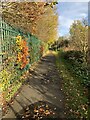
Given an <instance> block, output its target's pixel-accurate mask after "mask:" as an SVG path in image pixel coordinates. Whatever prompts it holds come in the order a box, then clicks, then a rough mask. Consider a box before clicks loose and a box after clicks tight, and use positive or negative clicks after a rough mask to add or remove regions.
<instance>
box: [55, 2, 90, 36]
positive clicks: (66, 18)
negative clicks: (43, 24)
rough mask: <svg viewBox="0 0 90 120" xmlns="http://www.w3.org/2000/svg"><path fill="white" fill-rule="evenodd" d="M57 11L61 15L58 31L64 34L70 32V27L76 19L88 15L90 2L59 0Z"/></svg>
mask: <svg viewBox="0 0 90 120" xmlns="http://www.w3.org/2000/svg"><path fill="white" fill-rule="evenodd" d="M63 1H65V0H63ZM67 1H68V0H67ZM69 1H70V0H69ZM72 1H73V0H72ZM82 1H85V0H82ZM86 1H87V0H86ZM57 12H58V15H59V18H58V22H59V26H58V33H59V35H61V36H63V35H66V34H68V33H69V27H70V25H71V24H72V23H73V21H74V20H82V18H87V17H88V2H59V3H58V5H57Z"/></svg>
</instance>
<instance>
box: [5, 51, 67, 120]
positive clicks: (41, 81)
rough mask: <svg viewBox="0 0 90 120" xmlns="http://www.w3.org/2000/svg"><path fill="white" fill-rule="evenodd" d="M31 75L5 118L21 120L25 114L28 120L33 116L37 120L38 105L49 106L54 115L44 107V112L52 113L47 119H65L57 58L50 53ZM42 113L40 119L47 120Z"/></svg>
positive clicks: (10, 105)
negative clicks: (44, 119) (36, 109)
mask: <svg viewBox="0 0 90 120" xmlns="http://www.w3.org/2000/svg"><path fill="white" fill-rule="evenodd" d="M30 74H32V76H31V75H30V76H29V77H28V78H27V80H26V82H25V83H24V85H23V87H22V90H21V92H20V93H19V95H18V96H16V98H15V100H14V102H13V104H9V110H8V113H7V114H6V115H5V116H4V118H9V119H10V118H19V119H21V118H22V116H23V115H24V114H25V115H26V120H29V118H30V117H32V116H33V117H32V118H34V119H35V120H37V119H38V118H37V117H38V115H37V114H38V112H37V114H36V113H35V114H34V108H35V106H37V105H38V107H40V106H41V107H42V105H43V107H44V106H46V105H48V106H49V107H50V110H51V111H52V112H51V113H54V114H53V115H52V114H51V113H50V111H49V110H48V109H46V108H45V107H44V108H43V111H44V112H45V111H47V112H48V113H47V114H49V113H50V115H46V117H48V118H49V119H50V118H57V119H58V118H60V120H61V119H64V118H65V117H64V95H63V92H62V89H61V85H62V80H61V78H60V76H59V73H58V71H57V68H56V65H55V56H54V55H53V54H52V53H49V54H48V55H46V56H45V57H43V58H42V59H41V61H40V62H39V63H38V65H37V67H36V68H35V69H34V70H30ZM41 104H42V105H41ZM27 108H28V109H27ZM38 111H39V110H38ZM41 113H42V114H41ZM41 113H40V116H39V118H42V117H43V118H45V114H44V113H43V112H41ZM35 115H36V117H35ZM23 117H24V116H23ZM12 120H13V119H12ZM58 120H59V119H58Z"/></svg>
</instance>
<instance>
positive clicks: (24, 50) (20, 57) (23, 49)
mask: <svg viewBox="0 0 90 120" xmlns="http://www.w3.org/2000/svg"><path fill="white" fill-rule="evenodd" d="M16 43H17V46H18V48H19V50H20V51H17V52H18V54H17V63H18V64H20V68H21V69H23V68H25V66H26V65H27V64H28V59H27V56H28V55H29V53H28V46H27V42H26V40H22V37H21V36H17V40H16Z"/></svg>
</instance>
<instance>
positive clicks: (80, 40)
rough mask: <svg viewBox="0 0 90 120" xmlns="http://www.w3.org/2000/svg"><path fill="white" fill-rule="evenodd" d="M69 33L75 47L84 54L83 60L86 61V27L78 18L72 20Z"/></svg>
mask: <svg viewBox="0 0 90 120" xmlns="http://www.w3.org/2000/svg"><path fill="white" fill-rule="evenodd" d="M70 34H71V38H72V43H73V45H74V46H75V49H76V50H79V51H81V52H82V53H83V54H84V61H85V62H86V61H87V52H88V27H87V26H86V25H85V24H84V23H82V22H81V21H79V20H77V21H74V23H73V24H72V25H71V27H70Z"/></svg>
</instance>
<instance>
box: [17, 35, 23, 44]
mask: <svg viewBox="0 0 90 120" xmlns="http://www.w3.org/2000/svg"><path fill="white" fill-rule="evenodd" d="M21 41H22V37H21V36H17V37H16V44H17V45H20V44H21Z"/></svg>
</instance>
